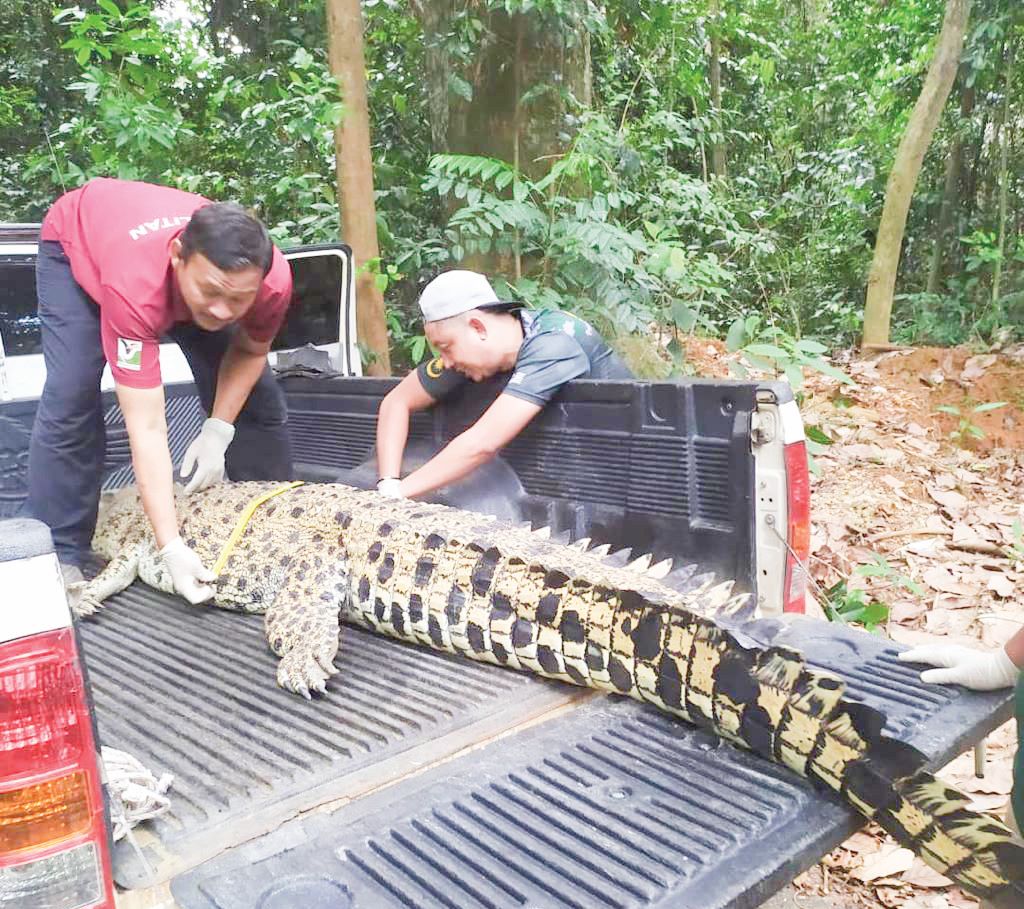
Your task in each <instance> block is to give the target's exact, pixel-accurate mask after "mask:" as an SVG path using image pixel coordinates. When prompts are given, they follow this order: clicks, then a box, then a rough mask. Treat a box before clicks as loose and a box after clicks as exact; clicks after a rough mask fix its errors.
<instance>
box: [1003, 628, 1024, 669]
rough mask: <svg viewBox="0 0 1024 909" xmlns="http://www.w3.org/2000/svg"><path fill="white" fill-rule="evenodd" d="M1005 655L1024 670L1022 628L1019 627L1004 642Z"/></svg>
mask: <svg viewBox="0 0 1024 909" xmlns="http://www.w3.org/2000/svg"><path fill="white" fill-rule="evenodd" d="M1005 649H1006V655H1007V656H1008V657H1009V658H1010V659H1011V660H1012V661H1013V663H1014V665H1016V667H1017V668H1018V669H1020V670H1021V671H1024V628H1021V629H1020V631H1018V632H1017V633H1016V634H1015V635H1014V636H1013V637H1012V638H1010V640H1008V641H1007V642H1006V648H1005Z"/></svg>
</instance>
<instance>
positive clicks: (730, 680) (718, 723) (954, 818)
mask: <svg viewBox="0 0 1024 909" xmlns="http://www.w3.org/2000/svg"><path fill="white" fill-rule="evenodd" d="M676 621H678V622H684V623H685V624H686V625H687V626H688V627H689V628H690V629H692V633H693V640H692V648H691V652H690V660H691V665H690V668H689V681H690V682H691V683H692V686H685V685H684V686H683V688H682V691H681V692H680V695H681V697H680V707H682V708H683V710H684V711H685V713H686V714H687V715H689V716H690V718H691V719H692V720H693V721H695V722H698V723H702V724H703V725H708V726H710V727H711V728H713V729H715V731H717V732H719V733H721V734H722V735H724V736H725V737H727V738H729V739H731V740H733V741H735V742H737V743H739V744H741V745H744V746H745V747H747V748H749V749H751V750H752V751H755V752H757V753H759V754H761V755H763V756H765V757H767V758H769V759H771V760H772V761H774V762H776V763H780V764H784V765H785V766H787V767H790V768H791V769H793V770H795V771H796V772H798V773H800V774H801V775H803V776H805V777H808V778H810V779H812V780H817V781H819V782H820V783H821V784H823V785H825V786H827V787H828V788H830V789H833V790H835V791H837V792H839V793H840V794H842V795H843V796H844V797H845V798H846V800H847V801H848V802H849V803H850V804H851V805H853V806H854V807H855V808H856V809H857V810H859V811H860V812H861V813H862V814H864V815H865V816H866V817H868V818H872V819H874V820H876V821H877V822H878V823H879V824H880V825H881V826H882V827H883V828H884V829H885V830H887V831H888V832H889V833H891V834H892V835H893V837H894V838H895V839H896V840H897V841H899V842H900V843H901V845H904V846H906V847H907V848H909V849H911V850H913V851H914V852H915V853H916V854H917V855H919V856H920V857H921V858H922V859H923V860H924V861H925V862H926V863H927V864H928V865H930V866H931V867H932V868H934V869H935V870H936V871H938V872H939V873H941V874H943V875H945V876H946V877H948V878H950V879H951V880H953V881H954V882H956V883H957V884H959V885H960V886H961V887H963V888H964V889H965V890H967V891H969V892H971V893H973V894H976V895H978V896H981V897H994V898H996V899H999V897H1000V894H1003V895H1004V897H1005V895H1006V894H1007V893H1009V892H1010V891H1012V894H1013V896H1012V897H1006V898H1008V899H1011V902H1008V903H1007V905H1020V903H1019V902H1013V901H1012V899H1014V898H1018V899H1019V892H1020V891H1019V890H1017V889H1015V888H1014V885H1015V884H1016V885H1017V886H1018V887H1019V886H1021V882H1022V881H1024V846H1022V845H1021V844H1020V843H1019V841H1015V838H1014V835H1013V833H1012V832H1011V830H1010V829H1009V828H1008V827H1007V826H1006V825H1005V824H1003V823H1002V822H1000V821H998V820H996V819H995V818H992V817H989V816H987V815H983V814H979V813H977V812H975V811H972V810H971V809H970V808H969V807H968V806H969V804H970V799H969V798H968V797H967V796H966V795H964V794H963V793H961V792H959V791H958V790H956V789H955V788H953V787H951V786H948V785H947V784H945V783H943V782H941V781H940V780H937V779H936V778H935V777H934V776H932V775H931V774H930V773H928V772H927V771H926V770H925V769H924V767H925V764H926V762H927V757H926V756H925V755H924V754H923V753H922V752H920V751H918V750H917V749H916V748H914V747H912V746H910V745H907V744H906V743H904V742H900V741H898V740H896V739H893V738H890V737H889V736H886V735H884V734H883V728H884V726H885V716H884V714H882V713H881V712H880V711H878V710H875V709H874V708H872V707H870V706H868V705H866V704H862V703H858V702H854V701H850V700H848V699H847V698H846V696H845V695H846V684H845V682H843V680H842V679H840V678H839V677H837V676H835V675H832V674H830V673H827V672H821V671H819V670H816V669H812V668H810V667H808V666H807V664H806V662H805V661H804V659H803V657H802V656H801V655H800V654H799V653H797V652H796V651H793V650H789V649H787V648H780V647H757V646H754V647H751V646H745V645H744V644H741V643H740V642H739V640H738V639H737V637H736V636H735V635H734V634H733V633H732V632H731V631H729V630H727V629H725V628H722V627H720V626H719V625H718V624H717V623H716V621H715V620H714V619H712V618H708V617H703V616H689V617H685V618H684V616H683V615H682V614H677V618H676ZM689 687H693V688H694V689H695V690H689Z"/></svg>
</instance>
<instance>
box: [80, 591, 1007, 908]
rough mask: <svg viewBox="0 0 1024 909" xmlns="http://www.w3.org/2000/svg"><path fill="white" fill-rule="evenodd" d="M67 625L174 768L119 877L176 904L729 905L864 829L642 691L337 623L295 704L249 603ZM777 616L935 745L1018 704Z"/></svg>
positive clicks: (948, 749)
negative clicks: (596, 686)
mask: <svg viewBox="0 0 1024 909" xmlns="http://www.w3.org/2000/svg"><path fill="white" fill-rule="evenodd" d="M767 627H768V628H769V630H771V629H773V628H774V626H767ZM80 633H81V636H82V641H83V647H84V650H85V654H86V659H87V662H88V666H89V671H90V676H91V679H90V680H91V684H92V689H93V693H94V697H95V703H96V711H97V716H98V720H99V725H100V735H101V739H102V741H103V742H104V743H105V744H109V745H112V746H114V747H118V748H123V749H125V750H127V751H130V752H132V753H134V754H135V755H136V756H138V757H139V758H140V759H141V760H142V761H143V762H144V763H145V764H147V766H149V767H150V768H151V769H152V770H154V771H155V772H157V773H161V772H170V773H172V774H174V776H175V782H174V786H173V787H172V789H171V796H172V805H173V810H172V812H171V814H170V815H167V816H165V817H163V818H160V819H158V820H156V821H150V822H147V823H146V824H143V825H142V826H141V827H139V828H137V829H136V832H135V835H136V838H137V841H138V843H139V844H140V845H141V847H142V850H141V851H142V855H141V857H140V855H138V854H137V853H136V852H135V851H134V849H133V848H132V846H131V845H130V844H129V843H127V842H126V841H122V842H121V843H119V844H117V846H116V847H115V878H116V879H117V881H118V883H119V884H121V885H122V886H124V887H128V888H134V887H143V886H147V885H149V884H152V883H156V882H158V881H163V880H167V879H168V878H172V877H176V880H174V882H173V883H172V892H173V893H174V894H175V897H176V899H177V901H178V903H179V904H180V905H181V906H182V907H185V909H199V907H203V909H212V907H216V909H236V907H237V909H242V907H252V906H256V905H259V906H263V907H268V909H269V907H274V906H282V907H283V906H298V905H303V906H311V907H315V906H325V907H326V906H331V907H341V906H349V905H351V906H373V907H377V906H380V907H387V906H396V907H397V906H401V907H408V906H425V905H446V906H452V907H460V909H461V907H463V906H467V907H468V906H477V905H482V906H495V907H497V906H532V907H541V906H544V907H555V906H559V907H560V906H567V907H591V906H615V907H619V906H621V907H627V906H630V907H632V906H679V907H702V909H713V907H719V906H721V907H725V906H729V907H731V909H742V907H753V906H756V905H758V904H759V903H760V902H761V900H763V899H764V898H765V897H766V896H767V895H768V894H770V893H771V892H773V891H774V890H775V889H777V888H778V887H779V886H781V885H782V884H783V883H785V882H786V881H788V880H790V879H792V877H793V876H794V875H796V874H797V873H798V872H799V871H800V870H802V869H803V868H805V867H807V866H808V865H810V864H812V863H813V862H814V861H815V860H817V858H819V857H820V856H821V855H822V854H823V853H824V852H826V851H827V850H828V849H829V848H831V847H832V846H834V845H836V844H837V843H839V842H841V841H842V840H843V839H844V838H845V837H846V836H847V835H849V834H850V833H851V832H852V831H853V830H855V829H857V828H858V827H859V826H862V824H863V821H862V819H861V818H860V816H859V815H857V814H856V813H855V812H853V811H851V810H850V809H848V808H847V807H846V806H845V805H843V804H842V802H841V801H840V800H838V799H836V798H833V797H831V796H830V795H827V794H821V793H819V792H818V791H817V790H815V789H813V788H812V787H811V786H810V785H809V784H807V783H805V782H804V781H802V780H800V779H798V778H797V777H796V776H795V775H793V774H791V773H789V772H788V771H785V770H783V769H781V768H778V767H774V766H773V765H771V764H769V763H768V762H767V761H765V760H763V759H761V758H758V757H756V756H753V755H749V754H746V753H743V752H741V751H739V750H738V749H735V748H733V747H732V746H730V745H725V744H722V743H720V742H719V741H718V740H717V739H716V738H715V737H714V736H712V735H709V734H708V733H706V732H703V731H699V730H696V729H694V728H692V727H690V726H688V725H686V724H684V723H682V722H679V721H676V720H673V719H672V718H670V717H667V716H664V715H661V714H659V713H658V712H657V711H655V710H653V709H651V708H647V707H645V706H643V705H640V704H635V703H632V702H628V701H621V700H618V699H614V698H608V697H603V696H596V697H587V693H586V692H582V691H580V690H579V689H575V688H573V687H570V686H563V685H560V684H557V683H551V682H546V681H543V680H540V679H536V678H532V677H529V676H526V675H521V674H518V673H514V672H510V671H507V670H503V669H499V668H496V667H491V666H486V665H481V664H475V663H472V662H470V661H466V660H461V659H457V658H452V657H448V656H445V655H442V654H438V653H435V652H432V651H430V650H426V649H421V648H416V647H413V646H409V645H405V644H402V643H399V642H396V641H392V640H387V639H383V638H377V637H374V636H373V635H369V634H366V633H363V632H359V631H357V630H355V629H351V628H346V629H345V630H344V633H343V645H342V651H341V655H340V659H339V665H340V666H341V667H342V670H341V672H340V674H339V676H337V677H336V678H335V679H334V680H332V682H331V684H330V689H329V692H328V694H327V696H326V697H322V698H319V699H318V700H316V701H313V702H311V703H310V702H306V701H303V700H302V699H301V698H298V697H296V696H295V695H292V694H287V693H285V692H283V691H281V690H279V689H277V687H276V685H275V684H274V681H273V679H274V669H275V663H276V660H275V658H274V657H273V656H272V654H270V652H269V650H268V649H267V647H266V644H265V642H264V639H263V631H262V621H261V620H260V618H259V617H255V616H242V615H235V614H231V613H227V612H222V611H219V610H215V609H205V608H195V607H188V606H186V605H184V604H183V603H181V602H179V601H177V600H174V599H172V598H170V597H167V596H164V595H162V594H159V593H156V592H154V591H151V590H149V589H148V588H144V587H142V586H141V585H135V586H133V587H131V588H129V590H127V591H126V592H125V593H124V594H122V595H120V596H119V597H116V598H115V599H114V600H112V601H111V602H110V605H108V606H107V607H106V609H105V610H104V613H103V614H102V615H101V617H100V618H99V620H96V621H86V622H82V623H80ZM773 633H777V635H778V637H777V638H776V639H777V641H778V642H779V643H790V644H792V645H794V646H798V647H799V648H800V649H802V650H804V652H805V653H807V654H808V656H809V658H810V660H811V662H812V663H814V664H816V665H819V666H823V667H826V668H830V669H832V670H835V671H839V672H841V673H842V674H843V675H844V676H845V677H846V678H847V679H848V680H849V683H850V689H851V693H852V695H853V696H854V697H857V698H859V699H862V700H864V701H867V702H868V703H871V704H872V705H873V706H876V707H879V708H880V709H882V710H884V711H885V712H886V714H887V716H888V717H889V725H888V732H889V734H891V735H895V736H897V737H899V738H901V739H904V740H905V741H908V742H911V743H913V744H914V745H916V746H917V747H919V748H921V749H922V750H923V751H925V752H926V753H927V754H928V755H930V756H932V757H934V758H935V760H936V763H939V764H941V763H942V762H944V761H945V760H947V759H948V758H950V757H952V756H953V755H955V754H957V753H959V752H960V751H962V750H964V749H965V748H966V747H967V745H968V744H969V743H970V742H971V741H974V740H976V739H977V738H980V737H981V736H982V735H983V734H984V733H985V732H987V731H989V730H990V729H991V728H994V726H995V725H998V724H999V723H1002V722H1004V721H1005V720H1006V719H1008V718H1009V716H1010V713H1011V699H1010V696H1009V695H1005V694H993V695H978V694H971V693H967V692H962V691H959V690H957V689H945V688H936V687H934V686H928V687H926V686H923V685H921V684H920V683H919V682H918V680H917V676H916V673H915V671H914V670H913V669H911V668H909V667H907V666H905V665H903V664H900V663H899V662H897V661H896V659H895V651H894V649H893V648H892V647H891V645H890V644H889V643H888V642H886V641H884V640H882V639H879V638H877V637H873V636H871V635H868V634H865V633H860V632H853V631H848V630H845V629H841V628H836V627H833V626H829V625H825V624H822V623H818V622H814V621H811V620H806V619H804V620H799V621H797V622H796V623H794V624H790V625H788V626H780V627H779V629H778V630H777V632H773ZM574 699H579V700H580V701H581V704H580V705H578V707H577V709H573V710H569V711H566V710H561V709H559V708H562V707H564V705H566V704H568V703H570V702H571V701H573V700H574ZM538 719H541V720H542V721H541V722H531V721H535V720H538ZM509 730H514V731H513V732H512V733H511V734H508V735H501V733H503V732H506V731H509ZM474 745H479V746H480V747H477V748H472V747H471V746H474ZM421 771H422V772H421ZM316 808H323V810H321V811H319V812H314V813H311V812H312V811H313V809H316ZM264 834H269V835H264ZM204 862H205V864H204ZM189 869H192V870H189Z"/></svg>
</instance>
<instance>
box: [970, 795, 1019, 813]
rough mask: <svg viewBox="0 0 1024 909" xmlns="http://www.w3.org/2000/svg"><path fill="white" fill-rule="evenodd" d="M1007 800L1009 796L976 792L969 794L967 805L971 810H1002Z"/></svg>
mask: <svg viewBox="0 0 1024 909" xmlns="http://www.w3.org/2000/svg"><path fill="white" fill-rule="evenodd" d="M1009 801H1010V797H1009V796H1007V795H1000V794H998V793H996V794H994V795H988V794H986V793H978V794H975V795H972V796H971V801H970V804H969V805H968V806H967V807H968V809H969V810H971V811H1002V809H1004V808H1005V807H1006V805H1007V804H1008V803H1009Z"/></svg>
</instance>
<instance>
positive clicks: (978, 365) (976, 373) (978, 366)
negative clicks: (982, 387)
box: [960, 354, 999, 385]
mask: <svg viewBox="0 0 1024 909" xmlns="http://www.w3.org/2000/svg"><path fill="white" fill-rule="evenodd" d="M998 359H999V357H997V356H996V355H995V354H979V355H978V356H976V357H968V359H967V361H966V362H965V363H964V368H963V370H962V371H961V372H960V383H961V384H962V385H970V384H972V383H973V382H975V381H977V380H978V379H980V378H981V377H982V376H983V375H985V370H987V369H988V368H989V367H990V366H991V365H992V364H993V363H995V362H996V360H998Z"/></svg>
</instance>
